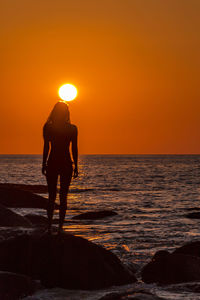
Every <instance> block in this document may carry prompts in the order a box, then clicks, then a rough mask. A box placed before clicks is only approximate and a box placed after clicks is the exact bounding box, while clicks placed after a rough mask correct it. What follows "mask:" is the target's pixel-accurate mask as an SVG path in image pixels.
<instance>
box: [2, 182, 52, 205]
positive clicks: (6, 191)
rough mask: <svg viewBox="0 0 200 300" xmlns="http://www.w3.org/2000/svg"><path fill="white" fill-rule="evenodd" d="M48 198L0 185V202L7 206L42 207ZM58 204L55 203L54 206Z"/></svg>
mask: <svg viewBox="0 0 200 300" xmlns="http://www.w3.org/2000/svg"><path fill="white" fill-rule="evenodd" d="M47 202H48V200H47V199H46V198H43V197H41V196H39V195H35V194H32V193H30V192H28V191H22V190H18V189H15V188H13V187H12V188H7V187H3V186H0V204H2V205H4V206H7V207H25V208H44V209H46V207H47ZM57 207H58V205H56V208H57Z"/></svg>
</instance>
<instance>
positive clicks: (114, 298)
mask: <svg viewBox="0 0 200 300" xmlns="http://www.w3.org/2000/svg"><path fill="white" fill-rule="evenodd" d="M99 300H165V299H164V298H160V297H158V296H156V295H154V294H151V293H147V292H145V291H144V292H142V291H141V292H137V291H135V292H134V291H130V290H129V291H127V292H121V293H120V292H118V293H115V292H114V293H109V294H106V295H105V296H103V297H101V298H100V299H99Z"/></svg>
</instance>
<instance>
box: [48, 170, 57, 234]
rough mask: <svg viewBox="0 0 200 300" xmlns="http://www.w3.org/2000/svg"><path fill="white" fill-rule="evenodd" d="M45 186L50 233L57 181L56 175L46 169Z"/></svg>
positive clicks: (53, 171)
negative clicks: (47, 194)
mask: <svg viewBox="0 0 200 300" xmlns="http://www.w3.org/2000/svg"><path fill="white" fill-rule="evenodd" d="M46 178H47V184H48V193H49V199H48V205H47V216H48V231H49V232H50V231H51V225H52V219H53V212H54V206H55V200H56V192H57V181H58V173H57V172H56V171H55V170H51V169H47V176H46Z"/></svg>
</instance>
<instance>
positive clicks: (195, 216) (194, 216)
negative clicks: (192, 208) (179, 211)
mask: <svg viewBox="0 0 200 300" xmlns="http://www.w3.org/2000/svg"><path fill="white" fill-rule="evenodd" d="M186 218H189V219H200V212H192V213H189V214H187V215H186Z"/></svg>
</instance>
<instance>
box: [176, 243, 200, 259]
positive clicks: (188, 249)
mask: <svg viewBox="0 0 200 300" xmlns="http://www.w3.org/2000/svg"><path fill="white" fill-rule="evenodd" d="M173 253H174V254H186V255H193V256H197V257H200V241H196V242H191V243H187V244H185V245H183V246H182V247H179V248H177V249H176V250H175V251H174V252H173Z"/></svg>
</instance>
